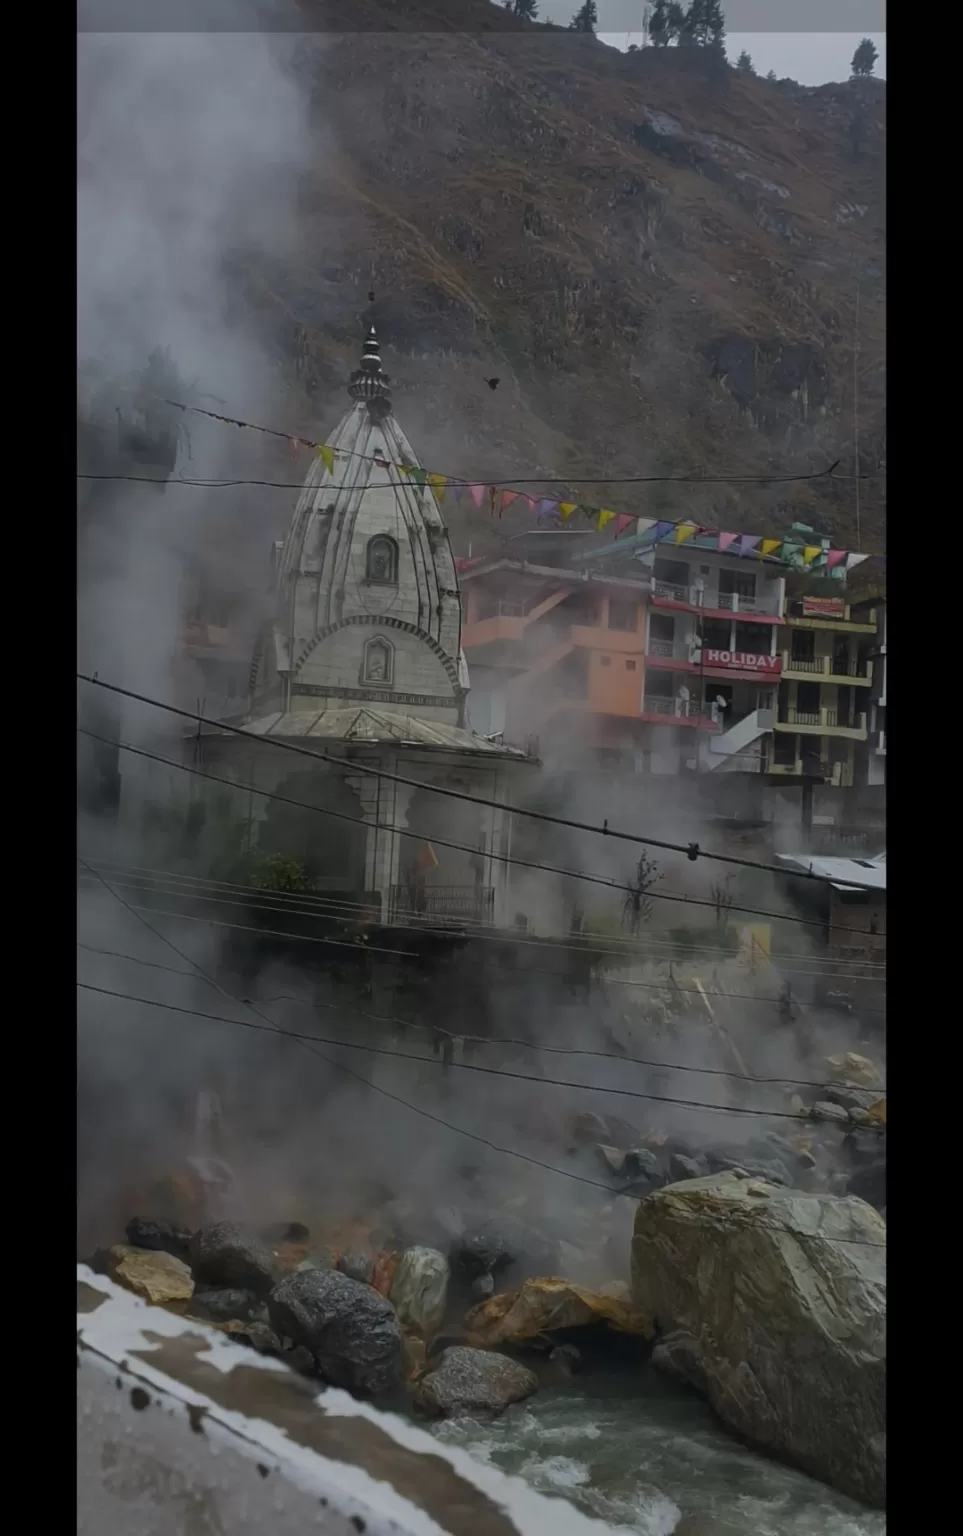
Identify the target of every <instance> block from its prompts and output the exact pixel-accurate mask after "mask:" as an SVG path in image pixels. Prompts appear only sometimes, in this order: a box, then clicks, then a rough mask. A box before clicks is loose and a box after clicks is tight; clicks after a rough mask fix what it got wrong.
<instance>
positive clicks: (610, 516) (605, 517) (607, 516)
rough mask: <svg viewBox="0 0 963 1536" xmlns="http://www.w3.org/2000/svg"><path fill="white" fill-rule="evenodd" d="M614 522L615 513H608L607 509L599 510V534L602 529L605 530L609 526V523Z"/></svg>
mask: <svg viewBox="0 0 963 1536" xmlns="http://www.w3.org/2000/svg"><path fill="white" fill-rule="evenodd" d="M614 522H615V513H614V512H609V511H608V509H607V508H605V507H603V508H602V509H601V511H600V512H599V533H601V532H602V529H603V528H607V527H608V526H609V523H614Z"/></svg>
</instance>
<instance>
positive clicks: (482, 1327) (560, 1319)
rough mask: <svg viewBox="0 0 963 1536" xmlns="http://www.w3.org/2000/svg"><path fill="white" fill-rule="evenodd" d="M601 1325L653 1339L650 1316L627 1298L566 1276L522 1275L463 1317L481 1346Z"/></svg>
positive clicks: (476, 1341) (518, 1341) (616, 1330)
mask: <svg viewBox="0 0 963 1536" xmlns="http://www.w3.org/2000/svg"><path fill="white" fill-rule="evenodd" d="M599 1326H602V1327H605V1328H609V1329H611V1330H612V1332H614V1333H626V1334H634V1335H635V1336H636V1337H637V1338H651V1337H652V1334H653V1329H652V1324H651V1322H650V1320H649V1319H648V1318H647V1317H645V1316H644V1314H643V1313H642V1312H640V1311H639V1310H638V1309H637V1308H636V1307H634V1306H632V1305H631V1303H629V1302H626V1301H623V1300H621V1299H620V1298H618V1297H615V1296H605V1295H602V1294H601V1293H600V1292H598V1291H588V1290H584V1289H583V1287H582V1286H580V1285H572V1284H571V1283H570V1282H569V1281H568V1280H557V1279H554V1278H551V1279H539V1280H526V1281H525V1282H524V1284H522V1285H521V1286H519V1288H518V1290H517V1291H510V1292H509V1293H508V1294H507V1295H504V1296H492V1297H491V1299H490V1300H489V1301H485V1302H483V1303H482V1304H481V1306H478V1307H475V1308H474V1309H473V1310H472V1311H471V1312H469V1314H468V1316H467V1317H466V1318H465V1328H466V1330H467V1331H468V1333H469V1334H470V1335H471V1338H472V1342H474V1343H477V1344H479V1345H480V1347H482V1348H484V1349H494V1348H497V1347H498V1345H500V1344H509V1345H511V1344H516V1345H518V1344H527V1343H532V1342H533V1341H534V1340H536V1339H542V1338H544V1337H546V1336H551V1334H553V1333H557V1332H559V1331H560V1330H567V1329H570V1328H591V1327H599Z"/></svg>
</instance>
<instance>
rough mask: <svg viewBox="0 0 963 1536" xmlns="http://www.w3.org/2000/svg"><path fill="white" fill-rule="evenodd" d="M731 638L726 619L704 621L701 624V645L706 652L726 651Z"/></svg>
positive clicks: (729, 626)
mask: <svg viewBox="0 0 963 1536" xmlns="http://www.w3.org/2000/svg"><path fill="white" fill-rule="evenodd" d="M730 638H731V625H730V623H729V620H728V619H704V620H703V624H702V644H703V645H704V646H705V648H706V650H707V651H727V650H728V649H729V641H730Z"/></svg>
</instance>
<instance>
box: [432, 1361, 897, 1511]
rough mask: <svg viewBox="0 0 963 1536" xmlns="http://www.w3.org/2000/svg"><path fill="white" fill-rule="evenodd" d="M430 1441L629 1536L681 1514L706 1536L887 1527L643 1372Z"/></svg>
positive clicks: (462, 1423)
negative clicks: (746, 1445)
mask: <svg viewBox="0 0 963 1536" xmlns="http://www.w3.org/2000/svg"><path fill="white" fill-rule="evenodd" d="M435 1433H436V1434H437V1436H438V1438H439V1439H440V1440H443V1441H445V1442H447V1443H448V1444H451V1445H458V1446H461V1447H463V1448H464V1449H466V1450H468V1451H470V1452H471V1453H472V1454H473V1455H474V1456H476V1457H480V1458H483V1459H484V1460H486V1461H490V1462H491V1463H492V1464H493V1465H494V1466H497V1467H499V1468H501V1470H502V1471H504V1472H510V1473H515V1474H516V1475H518V1476H520V1477H522V1478H524V1479H525V1480H526V1481H527V1482H528V1483H530V1484H531V1486H532V1487H533V1488H537V1489H538V1490H539V1492H540V1493H547V1494H555V1495H557V1496H559V1497H563V1498H566V1499H570V1500H571V1501H572V1503H574V1504H576V1505H578V1506H579V1508H581V1509H582V1510H584V1512H585V1513H586V1514H589V1515H594V1516H595V1517H596V1518H600V1519H603V1520H605V1521H607V1522H608V1523H609V1524H610V1525H611V1526H613V1527H614V1528H615V1529H616V1530H617V1531H619V1532H624V1533H629V1532H631V1533H632V1536H671V1532H673V1531H674V1530H675V1528H676V1526H677V1525H678V1524H679V1522H680V1520H681V1519H682V1518H683V1517H684V1516H693V1517H695V1516H699V1517H702V1518H703V1519H704V1520H705V1521H706V1522H707V1523H706V1525H705V1536H883V1533H884V1532H885V1530H886V1520H885V1516H884V1515H883V1514H882V1513H879V1512H877V1511H874V1510H869V1509H866V1508H865V1507H864V1506H863V1505H861V1504H856V1503H854V1502H853V1501H852V1500H851V1499H847V1498H845V1497H844V1495H843V1494H841V1493H836V1492H835V1491H834V1490H833V1489H832V1488H827V1487H826V1486H825V1485H824V1484H823V1483H819V1482H816V1481H814V1480H813V1479H812V1478H809V1477H806V1476H805V1475H804V1474H803V1473H801V1472H796V1471H793V1470H792V1469H791V1468H789V1467H784V1466H781V1465H780V1464H779V1463H778V1462H774V1461H770V1460H768V1458H766V1457H764V1456H760V1455H757V1454H756V1453H755V1452H753V1451H750V1450H747V1449H743V1447H742V1446H741V1445H740V1444H739V1443H738V1441H736V1440H734V1439H733V1438H732V1437H731V1436H730V1435H728V1434H727V1433H726V1432H725V1431H724V1430H723V1429H722V1428H721V1427H720V1425H719V1422H718V1420H717V1419H716V1418H715V1417H714V1415H713V1414H712V1411H711V1410H710V1409H709V1408H708V1406H707V1405H706V1404H704V1403H703V1402H702V1401H701V1400H700V1399H699V1398H697V1397H696V1396H694V1395H693V1394H692V1393H690V1392H687V1391H686V1390H685V1389H684V1388H682V1387H679V1386H677V1385H676V1384H675V1383H674V1382H671V1381H667V1380H665V1379H664V1378H663V1377H661V1376H659V1374H658V1373H657V1372H656V1371H652V1370H645V1369H644V1368H643V1369H641V1370H640V1372H639V1375H638V1379H637V1380H633V1381H631V1382H630V1383H629V1382H627V1379H626V1373H625V1372H624V1371H621V1372H619V1373H618V1375H617V1376H612V1377H596V1376H595V1374H594V1373H593V1377H592V1381H591V1383H590V1384H586V1383H585V1382H584V1381H583V1382H580V1383H579V1384H578V1385H577V1386H573V1387H570V1388H565V1389H562V1390H548V1391H547V1390H544V1389H543V1390H542V1391H540V1392H539V1393H537V1394H536V1396H535V1397H533V1398H530V1399H529V1401H528V1402H527V1403H520V1404H518V1405H517V1406H516V1407H515V1408H511V1409H509V1411H508V1412H507V1413H506V1414H504V1415H503V1416H502V1417H501V1418H500V1419H496V1420H494V1421H493V1422H491V1423H480V1422H477V1421H474V1420H468V1419H460V1420H453V1421H451V1422H448V1423H444V1424H441V1425H439V1426H438V1427H437V1428H436V1430H435ZM715 1522H718V1524H716V1523H715ZM683 1529H685V1527H683ZM698 1529H699V1536H703V1532H702V1528H701V1527H698Z"/></svg>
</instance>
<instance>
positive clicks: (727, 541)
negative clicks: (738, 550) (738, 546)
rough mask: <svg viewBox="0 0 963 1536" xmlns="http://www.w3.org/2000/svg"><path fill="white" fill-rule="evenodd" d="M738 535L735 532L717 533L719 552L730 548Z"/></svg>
mask: <svg viewBox="0 0 963 1536" xmlns="http://www.w3.org/2000/svg"><path fill="white" fill-rule="evenodd" d="M738 537H739V535H738V534H737V533H720V535H719V550H720V552H721V551H722V550H724V549H731V548H732V546H733V544H734V543H735V542H736V540H737V538H738Z"/></svg>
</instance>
